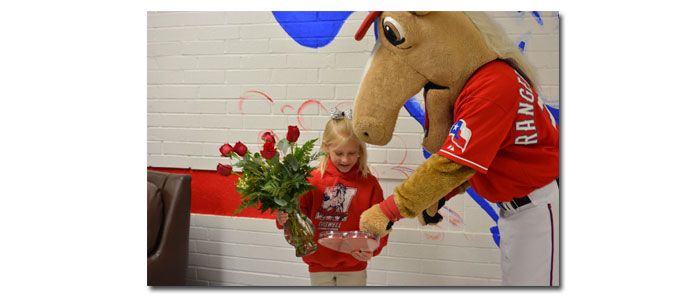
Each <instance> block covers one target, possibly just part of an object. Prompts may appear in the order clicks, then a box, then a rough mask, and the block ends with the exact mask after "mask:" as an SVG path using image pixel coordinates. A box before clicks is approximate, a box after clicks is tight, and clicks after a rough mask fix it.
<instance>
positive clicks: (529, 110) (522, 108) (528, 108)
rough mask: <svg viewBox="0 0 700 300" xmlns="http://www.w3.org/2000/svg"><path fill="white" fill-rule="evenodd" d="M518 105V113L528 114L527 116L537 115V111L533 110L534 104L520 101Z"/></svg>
mask: <svg viewBox="0 0 700 300" xmlns="http://www.w3.org/2000/svg"><path fill="white" fill-rule="evenodd" d="M518 106H519V108H518V114H521V115H526V116H534V115H535V112H534V111H533V108H534V106H533V105H532V104H530V103H524V102H519V103H518Z"/></svg>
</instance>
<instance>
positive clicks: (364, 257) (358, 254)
mask: <svg viewBox="0 0 700 300" xmlns="http://www.w3.org/2000/svg"><path fill="white" fill-rule="evenodd" d="M350 255H352V257H354V258H355V259H357V260H359V261H368V260H370V258H372V252H371V251H362V250H355V251H352V252H350Z"/></svg>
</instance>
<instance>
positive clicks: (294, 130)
mask: <svg viewBox="0 0 700 300" xmlns="http://www.w3.org/2000/svg"><path fill="white" fill-rule="evenodd" d="M298 139H299V127H296V126H287V141H289V142H290V143H294V142H296V141H297V140H298Z"/></svg>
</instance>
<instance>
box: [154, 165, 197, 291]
mask: <svg viewBox="0 0 700 300" xmlns="http://www.w3.org/2000/svg"><path fill="white" fill-rule="evenodd" d="M191 180H192V179H191V177H190V175H183V174H171V173H163V172H157V171H150V170H149V171H148V285H149V286H153V285H185V273H186V272H187V256H188V246H189V238H190V197H191V195H190V191H191Z"/></svg>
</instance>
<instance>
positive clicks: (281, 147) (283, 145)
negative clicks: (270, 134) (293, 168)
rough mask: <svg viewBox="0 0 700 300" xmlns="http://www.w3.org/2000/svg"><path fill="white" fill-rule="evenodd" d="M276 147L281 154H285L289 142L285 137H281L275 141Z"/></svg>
mask: <svg viewBox="0 0 700 300" xmlns="http://www.w3.org/2000/svg"><path fill="white" fill-rule="evenodd" d="M277 149H279V150H280V152H282V154H287V150H289V142H288V141H287V140H286V139H281V140H280V141H279V142H277Z"/></svg>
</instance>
